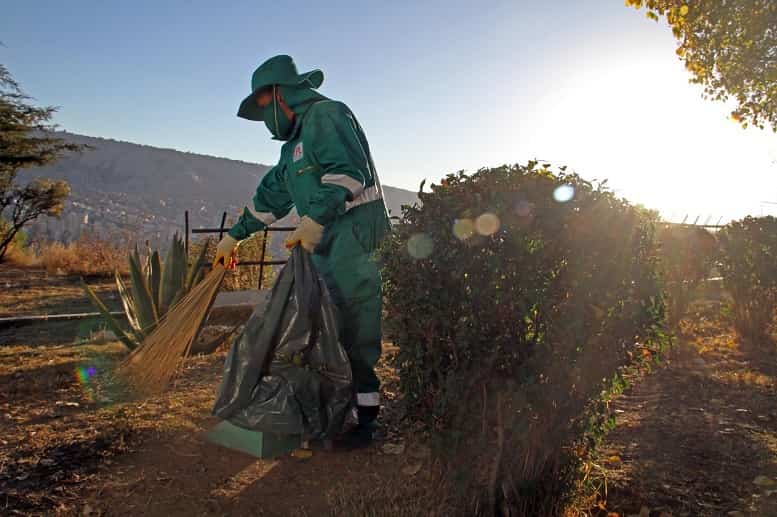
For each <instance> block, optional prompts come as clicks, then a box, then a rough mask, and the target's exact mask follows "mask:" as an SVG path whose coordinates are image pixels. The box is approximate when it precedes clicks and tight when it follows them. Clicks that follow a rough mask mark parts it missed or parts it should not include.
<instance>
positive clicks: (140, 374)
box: [117, 264, 226, 395]
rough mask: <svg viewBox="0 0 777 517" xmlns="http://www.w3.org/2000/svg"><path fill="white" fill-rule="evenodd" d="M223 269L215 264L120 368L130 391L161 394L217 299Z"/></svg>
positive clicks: (186, 353) (171, 309)
mask: <svg viewBox="0 0 777 517" xmlns="http://www.w3.org/2000/svg"><path fill="white" fill-rule="evenodd" d="M225 273H226V270H225V269H224V266H223V265H222V264H217V265H216V266H215V267H214V268H213V270H212V271H211V272H210V273H208V274H207V275H205V278H204V279H202V281H201V282H199V283H198V284H197V285H196V286H194V288H192V290H191V291H189V293H188V294H187V295H186V296H185V297H183V298H182V299H181V301H179V302H178V303H177V304H175V305H174V306H173V307H171V308H170V310H168V311H167V314H165V316H164V317H163V318H162V319H161V320H160V321H159V324H158V325H157V327H156V329H154V331H153V332H152V333H151V334H149V335H148V336H146V338H145V339H144V340H143V343H142V344H141V345H140V346H139V347H138V348H137V349H135V350H134V351H133V352H132V353H131V354H130V355H129V356H128V357H127V358H126V359H125V360H124V361H123V362H122V363H121V364H120V365H119V368H118V370H117V371H118V374H119V376H120V377H122V378H123V379H124V380H125V381H126V382H127V383H128V384H129V385H130V387H131V388H132V389H134V390H135V391H136V392H138V393H141V394H146V395H150V394H153V393H159V392H161V391H163V390H164V389H165V388H166V387H167V386H168V384H169V383H170V380H171V379H172V378H173V375H175V372H176V371H177V370H178V367H179V366H180V364H181V363H182V361H183V358H184V357H186V356H187V355H188V354H189V350H190V349H191V346H192V343H193V342H194V340H195V339H196V338H197V334H199V332H200V329H201V327H202V324H203V322H204V321H205V318H206V317H207V315H208V312H209V311H210V308H211V305H213V301H214V300H215V299H216V295H217V294H218V291H219V288H220V287H221V282H222V280H224V275H225Z"/></svg>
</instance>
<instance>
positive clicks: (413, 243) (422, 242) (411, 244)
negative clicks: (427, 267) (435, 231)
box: [407, 233, 434, 259]
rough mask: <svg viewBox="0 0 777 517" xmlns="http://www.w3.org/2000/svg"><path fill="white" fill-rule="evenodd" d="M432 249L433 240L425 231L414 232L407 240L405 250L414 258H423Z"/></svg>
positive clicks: (429, 253)
mask: <svg viewBox="0 0 777 517" xmlns="http://www.w3.org/2000/svg"><path fill="white" fill-rule="evenodd" d="M432 251H434V241H432V238H431V237H429V236H428V235H426V234H425V233H416V234H414V235H412V236H411V237H410V238H409V239H408V240H407V252H408V253H410V256H411V257H413V258H415V259H425V258H426V257H428V256H429V255H431V254H432Z"/></svg>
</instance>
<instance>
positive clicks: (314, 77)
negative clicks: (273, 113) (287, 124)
mask: <svg viewBox="0 0 777 517" xmlns="http://www.w3.org/2000/svg"><path fill="white" fill-rule="evenodd" d="M323 82H324V72H322V71H321V70H318V69H316V70H311V71H310V72H306V73H304V74H299V75H298V76H296V78H295V79H293V80H291V81H283V82H278V83H268V84H260V85H258V86H257V87H256V88H254V91H252V92H251V93H250V94H249V95H248V97H246V98H245V99H243V102H241V103H240V107H239V108H238V110H237V116H238V117H240V118H244V119H246V120H254V121H257V122H261V121H262V120H264V117H263V116H262V108H260V107H259V105H258V104H257V103H256V94H257V93H258V92H259V90H261V89H262V88H264V87H265V86H270V85H271V84H279V85H281V86H306V87H308V88H313V89H317V88H318V87H319V86H321V84H322V83H323Z"/></svg>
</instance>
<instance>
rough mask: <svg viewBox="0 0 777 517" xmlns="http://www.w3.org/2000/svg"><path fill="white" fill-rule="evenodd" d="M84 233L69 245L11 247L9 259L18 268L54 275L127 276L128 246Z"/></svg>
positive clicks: (46, 244)
mask: <svg viewBox="0 0 777 517" xmlns="http://www.w3.org/2000/svg"><path fill="white" fill-rule="evenodd" d="M117 242H119V241H113V240H108V239H103V238H100V237H98V236H96V235H89V234H85V235H82V236H81V237H80V238H79V239H78V240H76V241H73V242H71V243H68V244H63V243H61V242H44V243H41V244H39V245H36V246H34V247H33V248H27V249H19V248H17V247H11V248H9V250H8V254H7V256H6V259H7V261H8V263H9V264H10V265H12V266H15V267H20V268H32V267H40V268H43V269H45V270H46V272H47V273H49V274H51V275H78V276H87V277H93V276H112V275H113V273H114V272H115V271H119V273H122V274H128V273H129V270H128V263H127V253H128V248H127V247H126V246H125V245H122V244H118V243H117Z"/></svg>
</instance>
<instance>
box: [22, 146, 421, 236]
mask: <svg viewBox="0 0 777 517" xmlns="http://www.w3.org/2000/svg"><path fill="white" fill-rule="evenodd" d="M59 136H62V137H63V138H65V139H67V140H69V141H72V142H75V143H79V144H86V145H88V146H90V147H91V148H92V149H91V150H87V151H85V152H83V153H81V154H71V155H69V156H67V157H65V158H63V159H61V160H59V161H58V162H56V163H55V164H53V165H51V166H47V167H42V168H38V169H31V170H29V171H27V172H26V173H25V174H24V176H25V177H27V178H29V177H49V178H54V179H64V180H67V181H68V182H69V183H70V186H71V188H72V195H71V198H70V201H69V202H68V203H67V205H66V208H65V212H64V213H63V217H62V218H61V219H59V220H57V219H53V218H41V220H40V221H38V222H36V224H35V225H34V226H33V227H32V228H31V235H32V237H33V238H42V237H45V238H48V239H57V240H65V241H67V240H71V239H73V238H76V237H77V236H78V235H79V234H80V233H81V232H83V231H84V230H87V229H91V230H96V231H98V232H109V233H110V232H115V231H123V232H131V233H132V235H134V236H137V237H139V238H141V239H148V240H150V241H152V242H157V241H166V240H167V239H169V237H170V236H171V235H172V234H173V232H175V231H181V230H182V229H183V221H184V211H185V210H188V211H189V215H190V224H191V226H192V227H194V228H196V227H203V226H209V227H214V226H218V224H219V223H220V221H221V215H222V213H223V212H224V211H226V212H227V213H228V214H229V219H230V220H231V219H234V217H235V216H236V214H238V213H239V212H240V211H241V210H242V207H243V206H244V205H245V204H246V203H247V202H248V201H250V199H251V196H252V193H253V192H254V190H255V189H256V186H257V185H258V184H259V181H260V180H261V179H262V177H263V176H264V175H265V174H266V173H267V171H268V170H269V167H268V166H266V165H261V164H256V163H248V162H243V161H237V160H230V159H227V158H216V157H213V156H206V155H200V154H194V153H187V152H181V151H175V150H172V149H161V148H157V147H151V146H147V145H139V144H133V143H129V142H120V141H117V140H111V139H105V138H94V137H89V136H83V135H76V134H72V133H66V132H62V133H59ZM383 190H384V194H385V196H386V205H387V206H388V208H389V211H390V212H391V213H392V215H399V214H400V213H401V206H402V205H403V204H412V203H414V202H415V201H417V196H416V194H415V193H414V192H410V191H408V190H403V189H399V188H394V187H389V186H384V187H383ZM295 222H296V216H295V215H294V214H290V215H289V216H288V218H287V219H285V220H284V221H281V223H283V224H285V223H288V224H294V223H295Z"/></svg>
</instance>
